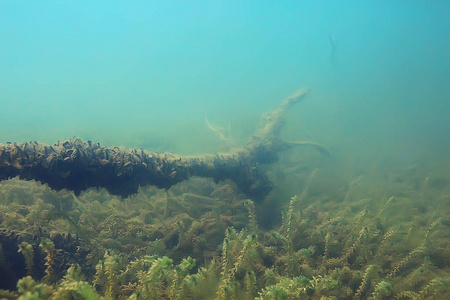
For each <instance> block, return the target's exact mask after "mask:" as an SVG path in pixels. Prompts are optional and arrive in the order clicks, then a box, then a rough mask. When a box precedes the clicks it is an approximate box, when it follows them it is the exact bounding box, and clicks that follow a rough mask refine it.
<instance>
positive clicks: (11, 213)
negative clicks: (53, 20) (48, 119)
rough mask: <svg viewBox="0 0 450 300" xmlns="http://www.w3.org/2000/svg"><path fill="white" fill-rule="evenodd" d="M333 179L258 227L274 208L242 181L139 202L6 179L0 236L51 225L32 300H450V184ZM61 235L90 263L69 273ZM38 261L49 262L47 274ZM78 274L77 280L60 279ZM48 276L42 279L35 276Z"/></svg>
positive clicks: (145, 193) (317, 178)
mask: <svg viewBox="0 0 450 300" xmlns="http://www.w3.org/2000/svg"><path fill="white" fill-rule="evenodd" d="M292 176H294V177H295V176H296V175H292ZM322 176H324V175H323V174H321V173H319V171H318V170H314V171H312V172H306V171H305V172H304V173H303V174H301V176H298V178H302V179H303V180H302V181H301V182H304V184H302V185H299V186H300V187H299V188H298V190H297V191H296V192H297V194H298V195H299V196H293V197H291V199H290V201H289V202H288V203H287V202H285V203H284V206H283V207H282V208H281V209H280V210H281V211H282V220H281V221H280V222H279V224H277V225H275V226H274V227H273V228H271V229H267V228H264V227H261V226H259V224H258V221H259V222H261V223H264V221H265V220H264V219H261V215H259V213H260V212H261V211H263V208H264V205H266V203H259V204H258V203H257V204H256V205H255V203H253V202H252V201H251V200H247V199H246V197H244V195H241V194H239V193H238V192H237V189H236V188H235V187H234V186H233V184H231V183H221V184H215V183H214V182H213V181H212V180H204V179H198V178H193V179H192V181H190V182H187V183H182V184H180V185H177V186H175V187H173V188H171V189H170V190H168V191H167V192H166V191H162V190H158V189H156V188H152V187H148V188H145V189H142V190H141V191H140V192H139V193H138V194H137V195H134V196H131V197H129V198H127V199H120V198H118V197H114V196H110V195H108V194H107V193H106V192H104V191H102V190H89V191H87V192H85V193H83V194H82V195H80V196H79V197H76V196H75V195H73V194H71V193H68V192H65V191H61V192H58V193H57V192H54V191H51V190H49V189H48V188H46V187H45V186H42V185H38V184H35V183H23V182H21V181H19V180H17V179H14V180H11V181H10V182H3V183H0V186H1V187H2V188H0V205H1V209H0V229H5V228H10V229H11V230H14V231H15V232H24V231H25V230H27V229H29V228H31V229H29V230H31V232H37V230H39V228H42V229H43V233H42V234H43V235H42V236H43V237H42V239H41V247H38V244H37V242H36V241H33V240H32V239H28V240H27V239H21V240H20V241H23V243H22V244H19V245H18V248H19V251H20V252H21V253H22V254H23V255H24V258H25V261H26V266H27V270H28V272H29V273H28V274H29V275H32V276H34V278H32V277H30V276H28V277H25V278H23V279H21V280H20V281H19V283H18V291H17V292H18V295H19V296H20V297H21V298H20V299H244V300H246V299H255V298H257V299H394V298H399V299H430V298H431V299H433V298H436V299H446V298H449V297H450V288H449V286H450V279H449V278H450V259H449V257H450V256H449V249H450V233H449V232H450V220H449V218H448V216H447V215H446V213H445V212H447V211H449V209H450V204H449V203H450V201H446V200H449V199H450V198H448V197H450V187H449V188H448V190H433V185H432V184H431V182H430V183H428V184H427V193H426V198H427V200H426V201H427V203H423V201H424V197H423V193H422V192H421V191H420V190H417V189H418V187H420V184H417V182H414V183H411V184H408V183H405V182H404V181H398V180H394V181H389V180H390V179H389V178H391V177H392V176H393V175H392V174H390V175H389V176H387V177H386V178H387V179H386V180H387V181H386V182H384V183H383V182H381V183H380V182H378V184H379V186H376V187H374V183H373V182H372V180H371V178H370V176H369V175H366V176H363V175H361V176H357V177H355V176H353V177H352V179H350V183H348V182H344V183H342V184H341V186H339V187H338V188H337V189H336V190H335V191H334V192H333V191H331V188H330V187H327V186H326V182H327V180H326V179H322V178H321V177H322ZM399 176H400V175H399ZM295 178H297V177H295ZM298 178H297V179H298ZM305 178H306V180H305ZM419 183H420V181H419ZM21 184H23V187H22V188H21ZM9 185H10V186H9ZM417 186H418V187H417ZM9 191H10V192H9ZM273 197H275V196H273ZM286 200H289V198H287V199H286ZM273 213H274V214H275V212H273ZM263 216H264V215H263ZM257 217H259V218H260V219H259V220H258V221H257ZM8 226H9V227H8ZM33 230H36V231H33ZM50 232H58V233H68V232H70V233H72V234H73V236H76V237H77V239H78V241H79V248H77V250H74V251H79V253H82V251H81V250H86V251H87V253H88V254H87V256H85V258H84V256H83V259H80V260H77V259H78V256H77V255H78V254H79V253H78V252H76V253H75V254H76V255H75V254H74V255H73V256H72V257H71V260H66V261H64V260H62V261H63V262H64V264H65V265H64V264H63V263H58V262H59V257H60V255H63V254H64V251H67V250H65V249H58V248H57V247H56V248H55V245H59V244H60V243H61V241H60V243H57V242H56V241H52V237H51V236H52V235H51V234H50ZM46 237H48V238H46ZM14 251H16V250H14ZM34 251H40V253H34ZM56 253H58V260H56V257H55V254H56ZM39 258H40V264H42V266H34V263H36V265H38V261H39ZM75 261H76V262H78V263H79V264H80V265H83V269H81V267H80V266H79V265H76V264H73V265H71V266H70V267H69V264H72V263H74V262H75ZM5 262H7V260H2V263H5ZM61 265H62V266H61ZM38 267H39V268H38ZM44 267H45V272H46V274H45V276H44V277H42V276H43V275H44V274H42V273H43V272H42V270H44ZM68 267H69V268H68ZM57 268H60V269H59V270H58V269H57ZM67 268H68V270H67V275H65V276H64V278H56V276H58V275H57V274H62V270H65V269H67ZM39 269H40V270H41V274H42V275H39V274H38V272H33V270H39ZM61 269H62V270H61ZM82 271H83V272H85V273H84V275H83V273H82ZM94 273H95V274H94ZM39 276H41V277H39ZM52 276H54V277H52ZM3 294H5V295H8V293H6V292H5V293H3ZM0 295H1V294H0ZM9 295H12V296H11V297H14V294H11V293H9ZM5 297H6V296H5ZM7 297H10V296H7Z"/></svg>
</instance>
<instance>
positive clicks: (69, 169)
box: [0, 89, 326, 200]
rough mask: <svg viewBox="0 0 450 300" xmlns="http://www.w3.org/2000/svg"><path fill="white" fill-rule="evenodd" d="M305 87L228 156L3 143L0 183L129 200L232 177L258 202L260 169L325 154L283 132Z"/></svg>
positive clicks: (262, 181) (263, 183) (78, 143)
mask: <svg viewBox="0 0 450 300" xmlns="http://www.w3.org/2000/svg"><path fill="white" fill-rule="evenodd" d="M306 93H307V91H306V89H302V90H300V91H298V92H297V93H296V94H294V95H292V96H291V97H289V98H287V99H286V100H284V101H283V102H282V103H280V105H279V106H278V107H276V108H275V109H274V110H273V111H272V112H270V113H269V114H268V115H266V116H265V117H264V118H263V120H262V122H261V125H260V126H259V128H258V129H257V130H256V132H255V134H254V135H253V136H252V138H251V139H250V141H249V142H248V143H247V144H246V145H245V146H244V147H243V148H239V149H234V150H231V151H229V152H227V153H223V154H207V155H202V156H177V155H174V154H170V153H162V154H160V153H150V152H147V151H144V150H142V149H140V150H136V149H126V148H120V147H105V146H102V145H100V144H99V143H93V142H91V141H82V140H81V139H79V138H73V139H71V140H68V141H65V142H58V143H57V144H55V145H52V146H50V145H44V144H41V143H37V142H26V143H20V144H18V143H7V144H6V145H1V144H0V181H1V180H5V179H9V178H12V177H16V176H19V177H20V178H21V179H25V180H36V181H40V182H42V183H46V184H48V185H49V186H50V187H51V188H53V189H55V190H61V189H64V188H65V189H68V190H72V191H74V192H75V193H77V194H78V193H80V192H81V191H83V190H86V189H88V188H90V187H102V188H105V189H107V190H108V191H109V192H110V193H112V194H116V195H121V196H124V197H126V196H128V195H130V194H133V193H136V192H137V191H138V188H139V186H141V185H154V186H157V187H159V188H169V187H171V186H172V185H174V184H176V183H178V182H181V181H183V180H186V179H188V178H189V177H191V176H201V177H212V178H213V179H214V180H215V181H216V182H218V181H220V180H225V179H231V180H233V181H234V182H236V184H237V185H238V187H239V188H240V189H241V190H242V192H244V193H245V194H247V195H248V196H249V197H252V198H253V199H256V200H258V199H262V198H263V197H264V196H265V195H267V194H268V193H269V192H270V190H271V188H272V184H271V182H270V180H269V179H268V178H267V176H266V175H265V173H264V172H263V171H262V170H261V168H260V167H259V166H260V165H261V164H268V163H272V162H274V161H276V160H277V158H278V153H279V152H280V151H283V150H285V149H287V148H290V147H293V146H304V145H309V146H313V147H316V148H317V149H318V150H319V151H321V152H326V150H325V148H323V147H322V146H321V145H319V144H317V143H311V142H283V141H281V140H280V139H279V137H278V136H279V131H280V129H281V127H282V125H283V123H284V119H285V115H286V112H287V111H288V109H289V108H290V107H291V106H292V105H293V104H294V103H297V102H299V101H300V100H301V99H302V98H303V97H304V96H305V95H306Z"/></svg>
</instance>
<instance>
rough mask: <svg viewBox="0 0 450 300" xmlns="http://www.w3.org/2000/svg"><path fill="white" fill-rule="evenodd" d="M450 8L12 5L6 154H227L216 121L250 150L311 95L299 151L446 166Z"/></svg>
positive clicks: (6, 41) (3, 88)
mask: <svg viewBox="0 0 450 300" xmlns="http://www.w3.org/2000/svg"><path fill="white" fill-rule="evenodd" d="M449 9H450V3H449V2H448V1H373V2H371V3H368V2H362V1H345V3H344V2H341V1H339V2H337V1H294V2H279V1H245V2H242V1H212V2H206V1H185V2H182V1H137V2H133V3H130V2H128V1H108V3H107V4H106V3H105V2H102V1H94V2H92V1H71V2H68V1H64V2H54V1H39V2H26V1H7V0H3V1H1V3H0V49H1V51H0V104H1V110H0V136H1V142H3V143H4V142H6V141H27V140H38V141H42V142H45V143H53V142H56V141H58V140H65V139H68V138H71V137H73V136H79V137H82V138H83V139H91V140H93V141H99V142H102V143H105V144H107V145H123V146H127V147H142V148H146V149H149V150H155V151H172V152H177V153H181V154H190V153H202V152H215V151H218V150H221V149H222V145H221V144H220V141H219V140H218V139H217V137H216V136H215V135H214V134H213V133H212V132H211V131H210V130H209V129H208V127H207V126H206V125H205V121H204V120H205V117H206V118H208V120H209V121H210V123H212V124H216V125H217V126H222V127H226V128H227V127H228V126H229V128H230V137H232V138H233V139H234V140H235V141H236V143H237V144H243V143H244V142H245V141H246V138H247V137H248V136H249V135H250V134H251V133H252V131H253V130H254V129H255V127H256V126H257V124H258V122H259V118H260V116H261V114H262V113H264V112H267V111H269V110H270V109H271V108H272V107H274V106H275V105H276V104H277V103H278V102H279V101H280V100H282V99H284V98H285V97H287V96H288V95H290V94H291V93H293V92H295V91H296V90H297V89H298V88H300V87H303V86H308V87H310V88H311V90H312V92H311V94H310V96H308V98H307V100H306V101H305V102H304V103H302V104H300V105H299V106H297V107H296V108H295V110H294V111H292V112H291V113H290V115H289V117H288V119H289V123H288V124H289V126H287V127H286V129H285V134H286V136H287V137H288V138H291V139H303V140H305V139H306V140H314V141H317V142H321V143H323V144H325V145H327V146H329V147H331V148H332V149H333V150H334V151H335V153H340V154H343V155H345V154H348V151H350V150H349V147H351V149H353V150H355V153H351V155H352V156H353V155H358V156H359V155H361V156H362V157H364V156H365V155H366V154H371V153H367V151H369V152H370V151H371V150H370V149H372V150H373V151H374V152H376V153H377V154H378V155H380V154H382V155H381V156H383V155H384V156H391V155H399V154H401V158H402V159H404V158H405V156H406V157H407V158H409V159H411V160H414V159H416V158H417V157H423V156H428V155H435V154H440V155H443V154H445V153H447V152H448V151H449V149H450V139H449V138H448V130H449V128H450V119H449V118H448V114H449V112H450V104H449V102H448V99H449V95H450V84H449V79H450V78H449V71H448V70H449V69H450V57H449V53H450V39H449V32H450V30H449V29H450V18H449ZM330 40H333V41H332V42H330ZM332 44H333V45H332ZM333 52H334V53H333ZM359 148H360V149H359ZM366 150H367V151H366ZM361 152H364V154H361ZM362 159H363V158H362Z"/></svg>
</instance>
